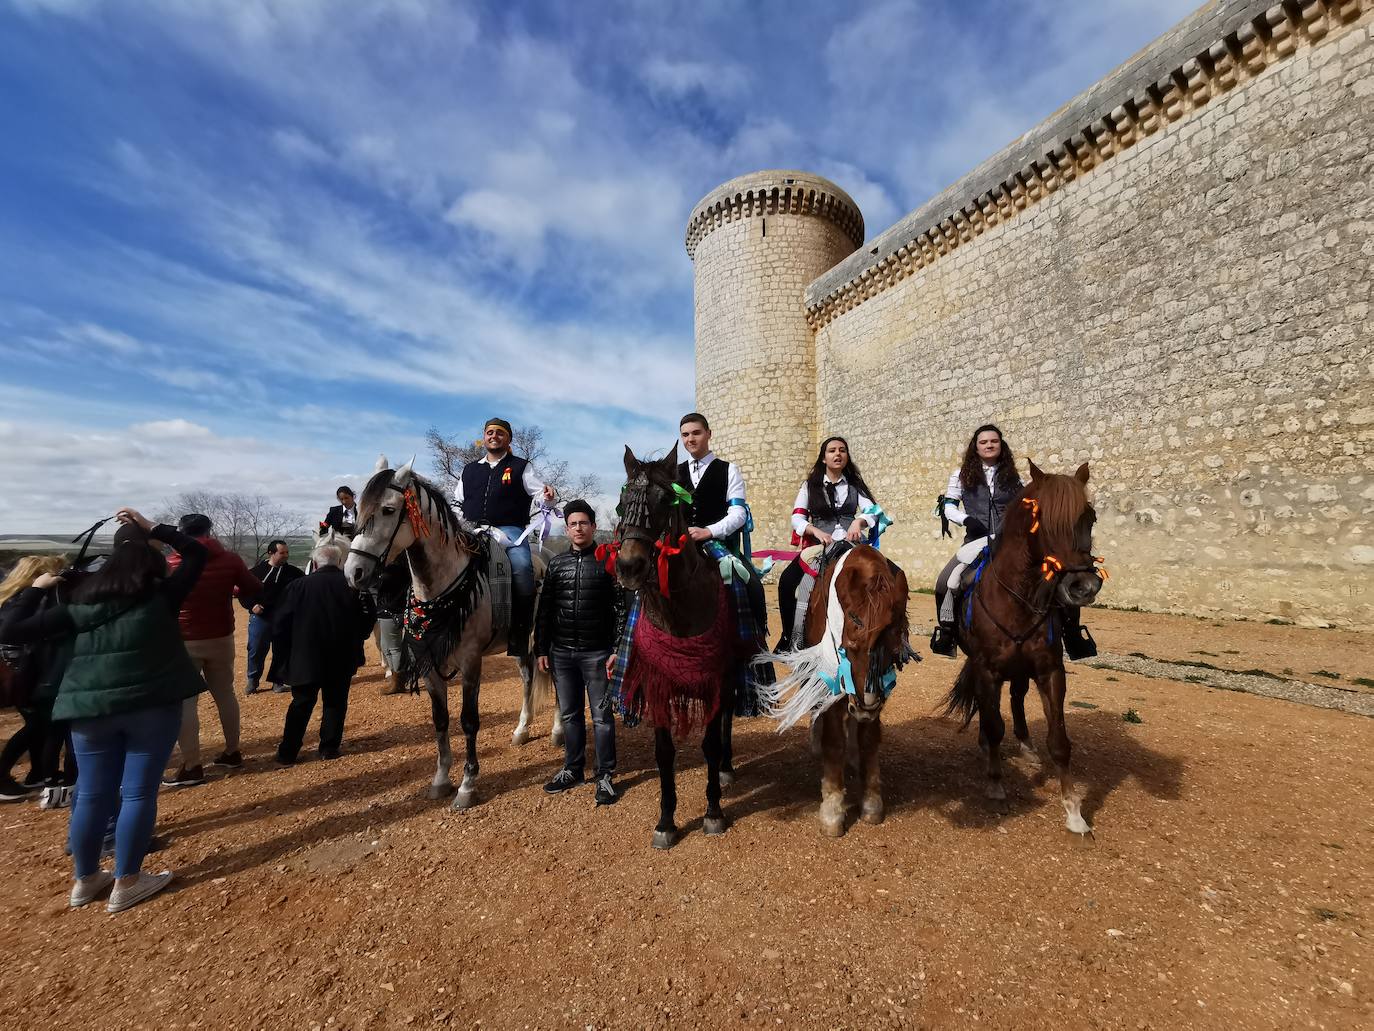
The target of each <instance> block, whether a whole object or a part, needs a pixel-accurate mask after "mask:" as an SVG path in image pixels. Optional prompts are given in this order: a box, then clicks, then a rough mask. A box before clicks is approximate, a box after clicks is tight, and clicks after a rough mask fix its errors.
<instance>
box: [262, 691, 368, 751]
mask: <svg viewBox="0 0 1374 1031" xmlns="http://www.w3.org/2000/svg"><path fill="white" fill-rule="evenodd" d="M352 684H353V677H352V676H349V677H346V678H344V679H343V680H338V681H333V682H326V683H322V684H292V685H291V704H290V705H289V706H287V709H286V726H284V727H283V728H282V732H281V744H280V745H279V746H278V747H277V755H278V756H279V757H281V758H283V759H290V760H294V759H295V758H296V756H298V755H299V754H300V751H301V742H302V741H304V740H305V728H306V727H307V726H309V724H310V714H311V713H312V712H314V711H315V698H316V697H317V696H318V697H319V698H320V700H321V703H322V705H321V710H320V751H321V752H325V751H336V750H337V749H338V747H339V745H340V743H341V742H342V741H343V729H344V717H345V716H347V715H348V689H349V688H350V687H351V686H352Z"/></svg>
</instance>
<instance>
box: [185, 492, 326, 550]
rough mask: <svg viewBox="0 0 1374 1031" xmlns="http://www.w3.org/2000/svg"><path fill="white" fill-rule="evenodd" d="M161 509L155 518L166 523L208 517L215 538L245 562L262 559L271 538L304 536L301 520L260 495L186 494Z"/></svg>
mask: <svg viewBox="0 0 1374 1031" xmlns="http://www.w3.org/2000/svg"><path fill="white" fill-rule="evenodd" d="M162 509H163V511H162V513H161V514H160V515H159V516H158V518H159V519H160V520H161V521H163V522H168V523H175V522H176V521H177V520H178V519H179V518H181V516H183V515H186V514H188V513H191V512H199V513H201V514H202V515H207V516H209V517H210V522H211V523H213V524H214V533H215V536H216V537H218V538H219V539H220V541H221V542H223V544H224V545H225V547H227V548H229V549H230V550H231V551H236V552H238V553H239V554H240V555H242V556H244V557H245V558H248V557H252V558H254V559H256V558H257V557H258V556H261V555H262V552H263V549H264V548H265V547H266V546H267V542H268V541H270V540H273V539H274V538H277V537H291V536H300V535H303V534H305V533H306V532H307V531H306V528H305V524H304V522H303V520H301V519H300V518H299V517H298V516H295V515H292V514H291V513H290V512H288V511H286V509H284V508H282V507H281V506H280V505H278V504H275V503H274V502H273V501H272V500H271V499H270V498H267V497H264V496H263V495H261V494H231V493H217V492H215V491H205V490H200V491H186V492H184V493H182V494H178V495H177V496H176V497H174V498H169V499H167V500H166V501H164V502H163V504H162Z"/></svg>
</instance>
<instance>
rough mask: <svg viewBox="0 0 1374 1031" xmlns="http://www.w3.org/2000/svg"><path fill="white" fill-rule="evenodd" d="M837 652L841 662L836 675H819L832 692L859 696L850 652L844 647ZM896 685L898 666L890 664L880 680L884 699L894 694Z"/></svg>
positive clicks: (879, 687)
mask: <svg viewBox="0 0 1374 1031" xmlns="http://www.w3.org/2000/svg"><path fill="white" fill-rule="evenodd" d="M837 654H838V655H839V659H840V662H839V666H838V667H837V668H836V670H835V675H834V676H833V677H832V676H830V675H829V674H826V673H821V674H819V676H820V678H821V680H822V682H823V683H824V684H825V685H826V687H828V688H830V693H831V694H840V693H841V692H843V693H844V694H847V695H850V696H851V697H855V698H857V697H858V694H859V690H858V687H857V686H856V685H855V684H854V668H853V667H852V666H851V665H850V664H849V654H848V652H846V651H845V649H844V648H840V649H839V650H838V652H837ZM896 686H897V667H896V666H895V665H894V666H889V667H888V668H887V672H886V673H884V674H883V676H882V679H881V680H880V681H879V682H878V690H879V691H881V692H882V695H883V698H884V700H886V699H887V697H888V696H889V695H891V694H892V689H893V688H894V687H896Z"/></svg>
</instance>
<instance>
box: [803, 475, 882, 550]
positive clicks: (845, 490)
mask: <svg viewBox="0 0 1374 1031" xmlns="http://www.w3.org/2000/svg"><path fill="white" fill-rule="evenodd" d="M825 479H826V482H827V483H833V484H835V507H836V508H839V507H840V506H841V505H843V504H844V503H845V502H846V501H848V500H849V481H848V480H847V479H845V477H844V474H843V473H841V474H840V478H839V479H838V480H832V479H831V478H830V470H828V469H827V470H826V472H825ZM808 494H809V492H808V491H807V489H806V484H805V483H803V484H802V485H801V490H799V491H797V500H796V503H795V504H793V506H792V507H793V508H794V509H797V508H800V509H802V510H806V508H807V502H808V501H810V500H811V499H810V498H809V497H808V496H807V495H808ZM871 504H873V499H872V498H870V497H865V496H864V494H863V492H862V491H860V493H859V509H860V510H862V509H865V508H867V507H868V506H869V505H871ZM854 518H855V519H859V520H862V521H863V523H864V524H865V525H866V526H872V525H873V523H874V521H875V520H876V519H877V517H876V516H871V515H863V514H861V513H860V514H856V515H855V516H854ZM810 521H811V520H810V512H807V514H806V515H803V514H802V513H801V512H795V511H794V512H793V513H792V532H793V533H795V534H796V535H797V536H798V537H800V536H802V535H803V534H804V533H806V524H807V523H808V522H810Z"/></svg>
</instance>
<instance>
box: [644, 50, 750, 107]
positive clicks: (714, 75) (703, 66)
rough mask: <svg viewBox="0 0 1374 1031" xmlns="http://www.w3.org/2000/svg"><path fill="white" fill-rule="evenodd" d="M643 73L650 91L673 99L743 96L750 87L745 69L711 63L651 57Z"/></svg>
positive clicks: (732, 65) (645, 64)
mask: <svg viewBox="0 0 1374 1031" xmlns="http://www.w3.org/2000/svg"><path fill="white" fill-rule="evenodd" d="M640 74H641V75H642V76H643V78H644V81H645V83H647V84H648V86H649V87H650V89H652V90H654V91H655V92H659V93H664V94H667V95H670V96H685V95H687V94H690V93H694V92H700V93H703V94H705V95H707V96H712V97H721V98H730V97H734V96H738V95H739V94H741V93H743V92H744V90H745V88H746V87H747V86H748V85H749V77H748V75H746V74H745V71H744V69H743V68H740V67H739V66H738V65H734V64H721V63H714V62H709V61H680V60H678V61H675V60H671V59H669V58H666V57H651V58H650V59H649V60H648V61H646V62H645V63H644V66H643V68H641V69H640Z"/></svg>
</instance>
